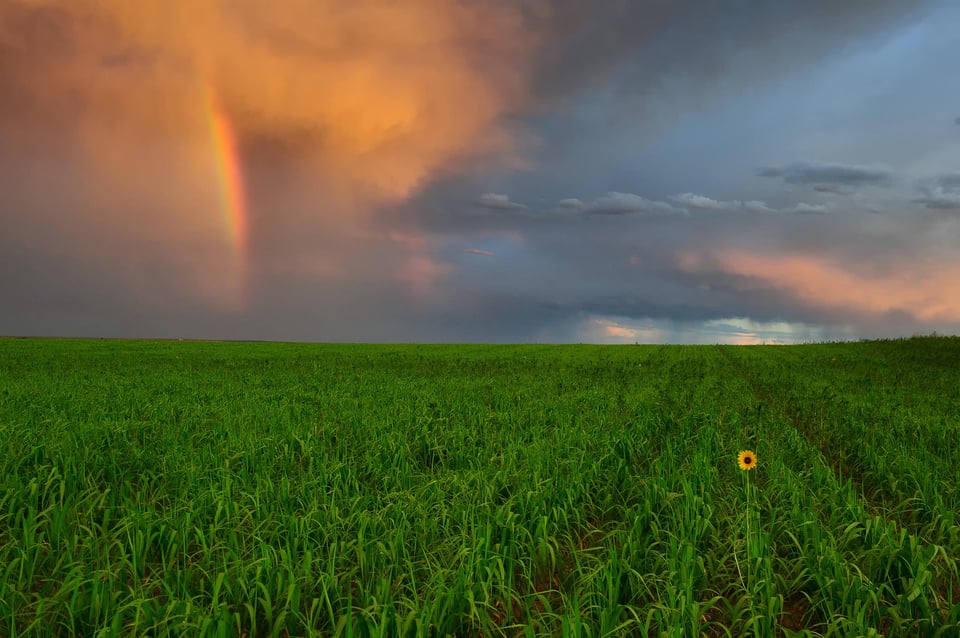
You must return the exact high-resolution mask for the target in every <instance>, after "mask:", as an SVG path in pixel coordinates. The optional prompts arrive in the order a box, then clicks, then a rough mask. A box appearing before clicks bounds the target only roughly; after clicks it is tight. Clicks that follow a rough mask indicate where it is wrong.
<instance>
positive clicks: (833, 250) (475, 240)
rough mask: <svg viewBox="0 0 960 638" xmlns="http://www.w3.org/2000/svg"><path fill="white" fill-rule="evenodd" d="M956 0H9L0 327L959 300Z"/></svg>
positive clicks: (657, 331)
mask: <svg viewBox="0 0 960 638" xmlns="http://www.w3.org/2000/svg"><path fill="white" fill-rule="evenodd" d="M957 24H960V3H957V2H955V1H954V0H914V1H909V2H907V1H902V0H845V1H844V2H836V1H835V0H782V1H778V2H770V1H769V0H730V1H729V2H723V3H720V2H707V1H705V0H638V1H636V2H628V1H618V0H610V1H609V2H587V1H575V0H471V1H466V0H406V1H405V2H402V3H394V2H384V1H382V0H378V1H374V0H277V1H271V2H268V1H266V0H221V1H217V0H208V1H205V2H194V1H193V0H138V1H137V2H130V1H129V0H99V1H98V2H95V3H94V2H68V1H66V0H5V1H4V2H3V3H0V95H2V96H3V99H2V100H0V306H2V312H0V335H16V336H72V337H121V338H133V337H136V338H183V339H253V340H281V341H312V342H334V341H336V342H447V343H451V342H452V343H460V342H471V343H527V342H535V343H581V342H582V343H734V344H753V343H768V344H773V343H797V342H809V341H826V340H841V339H864V338H887V337H904V336H911V335H914V334H929V333H932V332H937V333H941V334H957V333H960V286H958V285H957V283H956V282H958V281H960V248H958V247H960V80H958V76H957V72H956V62H955V60H956V51H958V50H960V32H958V30H957V29H956V28H955V25H957Z"/></svg>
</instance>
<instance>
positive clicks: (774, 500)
mask: <svg viewBox="0 0 960 638" xmlns="http://www.w3.org/2000/svg"><path fill="white" fill-rule="evenodd" d="M958 435H960V339H957V338H922V339H909V340H900V341H881V342H864V343H847V344H820V345H807V346H791V347H727V346H666V347H664V346H410V345H407V346H382V345H301V344H250V343H203V342H151V341H72V340H35V339H5V340H0V449H2V450H3V452H2V453H0V636H68V635H70V636H74V635H75V636H112V635H150V636H163V635H189V636H248V637H253V636H287V635H289V636H297V635H315V636H337V635H340V636H447V635H453V636H481V635H482V636H499V635H507V636H535V635H556V636H619V635H624V636H645V635H649V636H700V635H707V636H781V635H782V636H800V635H803V636H868V635H885V636H957V635H958V634H960V572H958V565H957V558H958V557H960V521H958V520H957V514H958V512H960V480H958V479H960V463H958V460H960V436H958ZM742 449H752V450H754V451H755V452H756V453H757V456H758V460H759V465H758V467H757V468H756V469H755V470H753V471H752V472H750V474H749V477H747V476H746V475H745V474H744V473H743V472H741V471H740V470H739V469H738V468H737V464H736V456H737V452H738V451H740V450H742ZM746 478H749V493H748V492H747V482H746V480H745V479H746ZM747 529H749V532H750V533H749V536H748V535H747Z"/></svg>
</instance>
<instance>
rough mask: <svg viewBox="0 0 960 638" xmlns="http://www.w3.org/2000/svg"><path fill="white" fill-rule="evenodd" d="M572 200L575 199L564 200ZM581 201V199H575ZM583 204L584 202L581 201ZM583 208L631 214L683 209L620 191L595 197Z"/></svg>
mask: <svg viewBox="0 0 960 638" xmlns="http://www.w3.org/2000/svg"><path fill="white" fill-rule="evenodd" d="M563 201H566V202H570V201H573V200H563ZM575 201H578V202H579V201H580V200H575ZM581 204H582V202H581ZM581 210H582V211H583V212H584V213H586V214H592V215H630V214H634V213H661V214H675V213H682V212H683V211H682V210H681V209H678V208H676V207H675V206H672V205H670V204H668V203H667V202H660V201H653V200H649V199H646V198H645V197H641V196H640V195H634V194H633V193H618V192H615V191H611V192H609V193H607V194H606V195H604V196H602V197H598V198H597V199H594V200H593V201H591V202H590V203H588V204H586V205H584V206H583V207H582V208H581Z"/></svg>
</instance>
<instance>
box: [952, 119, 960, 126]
mask: <svg viewBox="0 0 960 638" xmlns="http://www.w3.org/2000/svg"><path fill="white" fill-rule="evenodd" d="M953 123H954V124H956V125H957V126H960V117H955V118H953Z"/></svg>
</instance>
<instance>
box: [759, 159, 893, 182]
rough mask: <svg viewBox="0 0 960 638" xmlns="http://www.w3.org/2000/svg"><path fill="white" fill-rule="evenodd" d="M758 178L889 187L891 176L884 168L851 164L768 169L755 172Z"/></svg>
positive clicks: (797, 165) (813, 164) (801, 164)
mask: <svg viewBox="0 0 960 638" xmlns="http://www.w3.org/2000/svg"><path fill="white" fill-rule="evenodd" d="M757 175H758V176H760V177H782V178H783V181H785V182H787V183H788V184H813V185H820V186H832V185H835V184H844V185H846V186H890V185H891V184H892V183H893V174H892V173H891V172H890V171H889V170H887V169H884V168H870V167H866V166H856V165H852V164H835V163H797V164H791V165H789V166H785V167H783V168H776V167H768V168H761V169H760V170H758V171H757Z"/></svg>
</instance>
